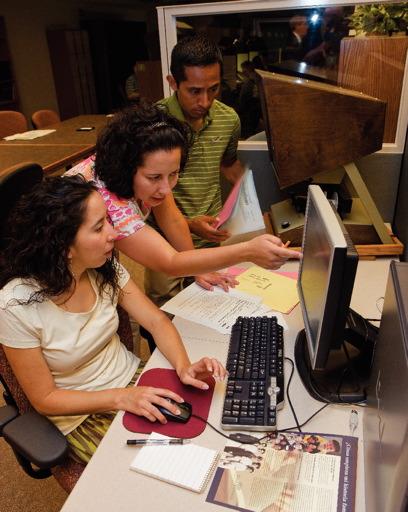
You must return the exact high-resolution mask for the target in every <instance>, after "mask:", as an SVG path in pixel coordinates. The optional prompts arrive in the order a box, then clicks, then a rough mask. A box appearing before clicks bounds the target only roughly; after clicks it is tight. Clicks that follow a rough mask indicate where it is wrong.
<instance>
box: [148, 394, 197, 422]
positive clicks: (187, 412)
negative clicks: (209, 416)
mask: <svg viewBox="0 0 408 512" xmlns="http://www.w3.org/2000/svg"><path fill="white" fill-rule="evenodd" d="M166 400H167V401H168V402H170V403H171V404H174V405H175V406H176V407H178V408H179V409H180V414H173V413H172V412H171V411H169V410H168V409H166V408H165V407H163V406H162V405H156V407H157V408H158V409H159V411H160V412H161V413H162V414H163V416H164V417H165V418H166V419H167V420H169V421H177V422H178V423H187V421H188V420H189V419H190V416H191V411H192V407H191V404H189V403H188V402H181V404H180V403H179V402H176V401H175V400H172V399H171V398H166Z"/></svg>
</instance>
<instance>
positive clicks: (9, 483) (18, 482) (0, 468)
mask: <svg viewBox="0 0 408 512" xmlns="http://www.w3.org/2000/svg"><path fill="white" fill-rule="evenodd" d="M120 260H121V262H122V263H123V264H124V265H125V266H126V268H127V269H128V270H129V272H130V273H131V275H132V277H133V279H134V280H135V282H136V283H137V284H138V285H139V286H141V287H143V267H141V266H140V265H138V264H136V263H134V262H132V261H131V260H128V259H127V258H124V257H122V256H121V258H120ZM132 327H133V332H134V336H135V352H136V353H137V354H138V355H139V356H140V357H141V358H142V359H144V360H146V359H148V357H149V355H150V352H149V349H148V345H147V343H146V342H145V341H144V340H142V341H140V337H139V330H138V326H137V324H135V323H133V325H132ZM0 393H1V396H0V405H3V404H4V401H3V388H2V387H1V385H0ZM66 498H67V494H66V492H65V491H64V490H63V489H62V488H61V487H60V486H59V484H58V483H57V481H56V480H55V478H53V477H50V478H47V479H45V480H35V479H33V478H31V477H29V476H28V475H26V473H24V471H23V470H22V469H21V468H20V466H19V464H18V463H17V461H16V459H15V457H14V454H13V452H12V450H11V448H10V447H9V445H8V444H7V443H6V442H5V441H4V439H2V438H0V512H57V511H59V510H60V509H61V507H62V505H63V504H64V501H65V500H66Z"/></svg>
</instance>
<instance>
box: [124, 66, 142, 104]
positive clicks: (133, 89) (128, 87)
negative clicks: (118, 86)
mask: <svg viewBox="0 0 408 512" xmlns="http://www.w3.org/2000/svg"><path fill="white" fill-rule="evenodd" d="M125 93H126V97H127V99H128V100H129V101H130V102H134V103H138V102H139V101H140V91H139V83H138V80H137V62H135V64H134V66H133V73H132V74H131V75H129V76H128V77H127V79H126V82H125Z"/></svg>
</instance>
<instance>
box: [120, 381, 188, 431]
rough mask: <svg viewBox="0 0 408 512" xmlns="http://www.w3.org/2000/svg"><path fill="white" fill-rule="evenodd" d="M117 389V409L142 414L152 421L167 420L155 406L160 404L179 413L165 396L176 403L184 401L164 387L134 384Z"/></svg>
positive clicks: (164, 421) (163, 421)
mask: <svg viewBox="0 0 408 512" xmlns="http://www.w3.org/2000/svg"><path fill="white" fill-rule="evenodd" d="M117 391H118V394H119V399H118V407H117V409H119V410H122V411H128V412H132V413H133V414H137V415H138V416H144V417H145V418H147V419H148V420H149V421H152V422H153V421H156V420H159V421H160V423H163V424H164V423H167V420H166V418H165V417H164V416H163V414H162V413H161V412H160V411H159V409H157V407H156V406H157V405H161V406H163V407H164V408H165V409H168V410H169V411H170V412H172V413H173V414H179V413H180V411H179V409H178V408H177V406H176V405H174V404H172V403H171V402H169V401H168V400H166V397H167V398H172V399H173V400H175V401H176V402H178V403H182V402H184V399H183V398H182V397H181V396H180V395H178V394H177V393H174V392H173V391H170V390H169V389H164V388H154V387H151V386H135V387H130V388H122V389H118V390H117Z"/></svg>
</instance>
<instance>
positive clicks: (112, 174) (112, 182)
mask: <svg viewBox="0 0 408 512" xmlns="http://www.w3.org/2000/svg"><path fill="white" fill-rule="evenodd" d="M190 138H191V130H190V128H189V127H188V125H187V124H186V123H183V122H182V121H179V120H178V119H176V118H175V117H173V116H171V115H170V114H168V113H167V110H166V107H164V106H162V105H149V104H147V103H142V104H141V105H139V106H137V107H129V108H126V109H124V110H122V111H120V112H118V113H117V114H115V116H114V117H113V119H112V120H111V121H110V122H109V124H108V125H107V126H106V127H105V128H104V130H103V131H102V132H101V133H100V135H99V136H98V140H97V143H96V157H95V175H96V176H97V177H98V178H100V179H101V180H102V181H103V182H104V183H105V185H106V188H107V189H108V190H109V191H110V192H113V193H114V194H116V195H117V196H119V197H122V198H124V199H130V198H132V197H133V196H134V192H133V177H134V175H135V174H136V172H137V168H138V167H140V166H141V165H143V163H144V159H145V156H146V154H148V153H153V152H155V151H159V150H164V151H170V150H172V149H176V148H180V149H181V164H180V169H183V167H184V165H185V163H186V161H187V156H188V149H189V142H190Z"/></svg>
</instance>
